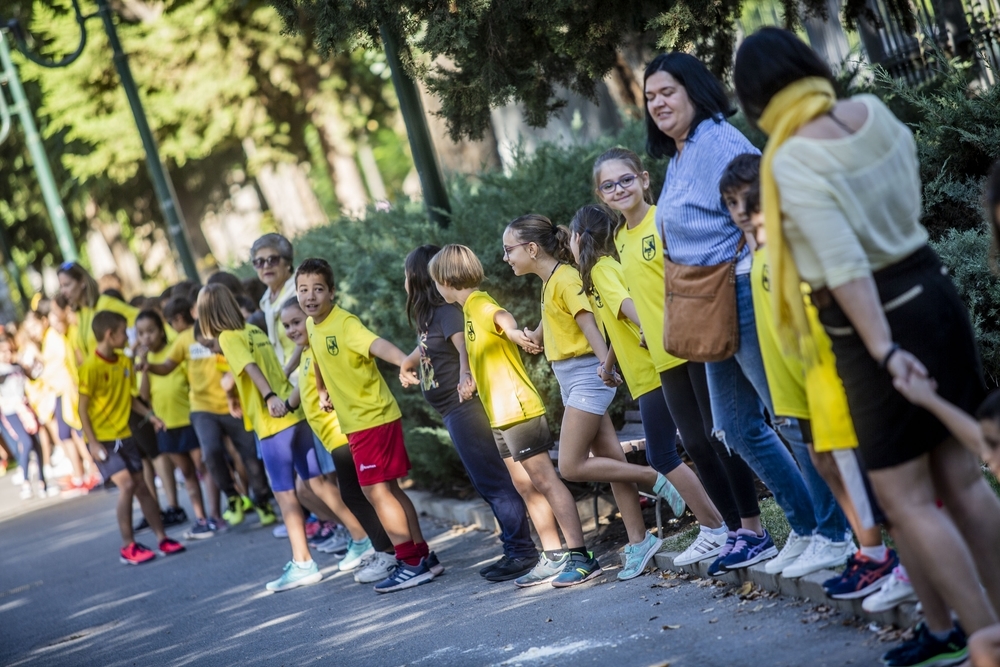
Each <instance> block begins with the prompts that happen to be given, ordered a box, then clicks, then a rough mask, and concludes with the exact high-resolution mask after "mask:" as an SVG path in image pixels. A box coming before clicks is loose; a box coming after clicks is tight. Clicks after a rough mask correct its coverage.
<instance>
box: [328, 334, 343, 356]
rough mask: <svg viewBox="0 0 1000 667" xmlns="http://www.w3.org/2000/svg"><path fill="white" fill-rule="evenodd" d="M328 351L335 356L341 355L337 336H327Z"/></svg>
mask: <svg viewBox="0 0 1000 667" xmlns="http://www.w3.org/2000/svg"><path fill="white" fill-rule="evenodd" d="M326 351H327V352H329V353H330V354H332V355H334V356H337V355H338V354H340V346H338V345H337V337H336V336H327V337H326Z"/></svg>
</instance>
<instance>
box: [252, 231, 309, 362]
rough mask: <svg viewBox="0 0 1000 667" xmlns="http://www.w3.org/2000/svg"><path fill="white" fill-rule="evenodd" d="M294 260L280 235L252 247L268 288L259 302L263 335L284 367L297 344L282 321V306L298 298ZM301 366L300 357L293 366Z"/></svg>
mask: <svg viewBox="0 0 1000 667" xmlns="http://www.w3.org/2000/svg"><path fill="white" fill-rule="evenodd" d="M293 258H294V252H293V250H292V244H291V242H289V240H288V239H286V238H285V237H284V236H282V235H281V234H264V235H263V236H261V237H260V238H259V239H257V240H256V241H254V242H253V246H251V248H250V260H251V262H252V263H253V268H254V269H255V270H256V271H257V277H258V278H260V281H261V282H262V283H264V284H265V285H267V291H266V292H264V296H262V297H261V299H260V309H261V311H262V312H263V313H264V319H265V321H266V323H267V328H265V329H264V333H266V334H267V337H268V338H269V339H270V341H271V345H273V346H274V351H275V353H276V354H277V355H278V361H280V362H281V365H282V367H283V368H287V367H289V365H290V364H291V362H292V361H293V359H292V357H293V355H295V343H293V342H292V341H291V340H289V339H288V336H287V335H286V334H285V328H284V327H283V326H281V320H280V316H281V304H283V303H285V302H286V301H288V300H289V299H290V298H292V297H293V296H295V281H294V280H293V279H292V274H293V273H295V263H294V261H293ZM298 363H299V362H298V358H295V359H294V364H291V365H292V366H298Z"/></svg>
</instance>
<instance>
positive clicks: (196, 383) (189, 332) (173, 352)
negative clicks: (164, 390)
mask: <svg viewBox="0 0 1000 667" xmlns="http://www.w3.org/2000/svg"><path fill="white" fill-rule="evenodd" d="M194 333H195V327H189V328H187V329H185V330H184V331H182V332H181V333H179V334H178V335H177V340H175V341H174V344H173V345H172V346H171V347H170V351H169V352H168V353H167V355H166V357H165V359H164V360H166V359H170V360H171V361H174V362H176V363H178V364H182V365H185V366H186V367H187V380H188V385H189V386H190V390H191V391H190V396H189V397H188V400H189V401H190V405H191V408H190V410H191V412H210V413H212V414H214V415H228V414H229V403H228V401H227V400H226V392H225V390H224V389H223V388H222V375H223V373H224V371H223V370H221V369H220V365H221V366H223V367H224V365H225V359H224V358H222V357H220V355H217V354H216V353H215V352H212V351H211V350H210V349H208V348H207V347H205V346H204V345H202V344H201V343H199V342H198V339H197V338H195V336H194Z"/></svg>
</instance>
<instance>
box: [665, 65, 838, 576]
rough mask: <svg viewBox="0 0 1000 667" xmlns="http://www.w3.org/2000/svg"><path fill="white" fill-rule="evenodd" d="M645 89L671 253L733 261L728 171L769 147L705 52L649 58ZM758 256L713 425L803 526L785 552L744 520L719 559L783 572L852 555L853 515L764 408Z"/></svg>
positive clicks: (789, 423)
mask: <svg viewBox="0 0 1000 667" xmlns="http://www.w3.org/2000/svg"><path fill="white" fill-rule="evenodd" d="M645 93H646V129H647V141H646V148H647V151H648V152H649V154H650V155H652V156H653V157H654V158H662V157H669V158H670V165H669V167H668V169H667V175H666V179H665V181H664V183H663V190H662V191H661V193H660V199H659V202H658V205H657V207H656V222H657V227H658V228H659V230H660V237H661V238H662V239H663V245H664V251H665V253H666V254H667V255H668V256H669V258H670V260H671V261H672V262H674V263H676V264H683V265H688V266H711V265H715V264H723V263H725V262H729V261H732V259H733V256H734V254H735V253H736V250H737V246H738V244H739V240H740V237H741V234H742V232H740V230H739V229H738V228H737V227H736V226H735V225H734V224H733V223H732V221H731V219H730V216H729V212H728V210H727V209H726V206H725V204H724V203H723V201H722V198H721V197H720V196H719V180H720V179H721V177H722V174H723V172H724V171H725V168H726V165H728V164H729V162H730V161H731V160H732V159H733V158H735V157H736V156H737V155H741V154H744V153H759V152H760V151H758V150H757V149H756V148H755V147H754V146H753V144H751V143H750V142H749V141H748V140H747V138H746V137H744V136H743V135H742V134H741V133H740V132H739V130H737V129H736V128H734V127H733V126H732V125H730V124H729V123H727V122H726V120H725V119H726V117H728V116H730V115H732V114H733V109H732V107H731V105H730V103H729V99H728V97H727V96H726V93H725V91H724V90H723V88H722V85H721V84H720V83H719V82H718V80H717V79H716V78H715V77H714V76H712V74H711V73H710V72H709V71H708V69H707V68H706V67H705V66H704V65H703V64H702V63H701V61H699V60H698V59H697V58H695V57H693V56H690V55H688V54H685V53H676V52H675V53H667V54H662V55H660V56H657V57H656V58H655V59H654V60H653V61H652V62H651V63H650V64H649V65H648V66H647V67H646V73H645ZM750 258H751V255H750V252H749V249H748V248H743V249H742V250H741V252H740V255H739V258H738V262H737V267H736V274H737V277H736V301H737V311H738V319H739V349H738V350H737V352H736V355H735V356H733V357H731V358H729V359H726V360H725V361H719V362H712V363H709V364H707V365H706V371H707V374H708V387H709V393H710V395H711V403H712V419H713V421H714V433H715V434H716V435H717V437H718V438H719V439H720V440H722V442H724V443H725V444H726V445H727V446H729V447H732V448H733V449H734V450H736V452H737V453H738V454H739V455H740V456H741V457H743V459H744V460H746V462H747V463H748V464H749V465H750V467H751V468H752V469H753V471H754V472H755V473H756V474H757V476H758V477H760V479H761V480H762V481H763V482H764V483H765V484H766V485H767V487H768V488H769V489H770V490H771V492H772V493H773V494H774V498H775V500H776V501H777V502H778V505H780V506H781V508H782V510H784V512H785V516H786V517H787V518H788V523H789V524H790V525H791V527H792V530H793V531H794V532H793V533H792V535H791V536H790V537H789V540H788V542H787V544H786V546H785V548H784V549H783V550H782V551H781V553H780V554H778V553H777V549H776V548H775V546H774V543H773V542H772V541H771V537H770V535H768V534H767V531H765V530H760V531H752V530H746V529H741V530H739V531H737V533H736V535H735V536H730V540H729V542H728V543H727V547H728V548H729V549H730V551H729V553H728V554H726V553H725V551H724V552H723V555H722V558H721V560H720V562H719V568H713V569H723V570H724V569H736V568H740V567H746V566H748V565H751V564H753V563H756V562H759V561H761V560H764V559H766V558H770V557H772V556H774V555H776V554H777V556H778V557H777V558H776V559H775V560H774V561H773V562H772V563H769V564H768V568H767V569H768V571H769V572H773V573H776V574H777V573H780V572H781V571H782V570H784V569H786V568H787V567H788V566H789V565H791V564H792V563H793V562H795V561H796V560H798V559H799V558H800V557H807V558H809V560H810V562H812V561H815V562H816V563H817V564H820V565H819V567H829V566H832V565H836V564H840V563H844V562H846V561H847V558H848V557H849V556H850V554H851V553H852V552H853V551H854V544H853V542H852V541H851V540H850V538H849V536H848V535H847V534H846V531H847V521H846V519H845V518H844V515H843V513H842V512H841V511H840V509H839V507H838V506H837V504H836V501H835V500H834V498H833V495H832V494H831V493H830V490H829V488H828V487H827V486H826V484H825V483H824V482H823V479H822V478H821V477H820V476H819V474H818V473H817V472H816V469H815V467H814V466H813V464H812V461H811V460H810V458H809V455H808V451H809V450H808V448H807V446H806V445H805V443H804V441H803V438H802V432H801V430H800V429H799V425H798V423H797V422H796V421H795V420H793V419H788V420H776V421H775V425H776V426H777V428H779V429H780V430H781V432H782V434H783V435H784V437H785V439H786V440H788V441H789V442H790V443H791V445H792V450H793V451H794V452H795V453H796V455H797V459H798V465H796V459H795V458H793V457H792V455H791V454H790V453H789V451H788V449H787V448H786V447H785V446H784V444H783V443H782V442H781V440H780V439H779V438H778V435H777V433H775V431H774V430H773V429H772V428H771V427H770V426H768V424H767V422H766V421H765V418H764V408H765V407H768V408H770V406H771V395H770V392H769V390H768V386H767V377H766V376H765V374H764V362H763V360H762V358H761V354H760V346H759V344H758V342H757V328H756V324H755V320H754V310H753V299H752V297H751V293H750V261H751V259H750ZM650 342H652V341H650ZM661 344H662V342H661ZM770 411H771V413H772V414H773V412H774V410H773V408H770ZM799 466H801V468H802V470H801V471H800V469H799ZM803 472H804V473H805V474H804V475H803ZM814 536H816V538H815V539H814ZM807 548H808V551H807ZM796 569H797V570H801V569H802V568H801V567H799V568H796ZM816 569H819V568H816Z"/></svg>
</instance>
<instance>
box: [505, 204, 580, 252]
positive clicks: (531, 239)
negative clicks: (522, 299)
mask: <svg viewBox="0 0 1000 667" xmlns="http://www.w3.org/2000/svg"><path fill="white" fill-rule="evenodd" d="M507 229H509V230H511V231H512V232H514V233H515V234H517V238H518V239H520V240H521V241H523V242H524V243H534V244H535V245H537V246H538V247H539V248H541V249H542V250H544V251H545V252H547V253H548V254H549V255H551V256H552V257H554V258H555V259H556V260H558V261H560V262H562V263H564V264H572V263H573V251H572V250H570V248H569V235H570V232H569V229H567V228H566V227H565V226H561V225H560V226H556V225H554V224H553V223H552V221H551V220H549V219H548V218H546V217H545V216H544V215H539V214H538V213H529V214H527V215H522V216H521V217H520V218H517V219H515V220H513V221H512V222H511V223H510V224H509V225H507Z"/></svg>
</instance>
